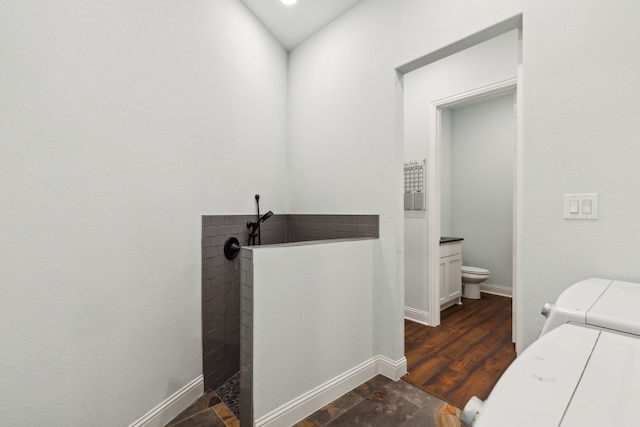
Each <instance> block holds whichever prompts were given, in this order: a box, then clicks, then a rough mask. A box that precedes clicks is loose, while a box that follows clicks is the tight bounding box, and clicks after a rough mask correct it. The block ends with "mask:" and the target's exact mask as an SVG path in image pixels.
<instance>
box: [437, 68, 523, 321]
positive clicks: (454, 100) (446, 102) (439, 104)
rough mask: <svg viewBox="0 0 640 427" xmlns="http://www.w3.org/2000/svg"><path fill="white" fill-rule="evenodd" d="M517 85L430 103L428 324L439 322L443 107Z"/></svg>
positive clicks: (501, 85)
mask: <svg viewBox="0 0 640 427" xmlns="http://www.w3.org/2000/svg"><path fill="white" fill-rule="evenodd" d="M518 87H519V86H518V77H517V76H516V77H513V78H510V79H507V80H503V81H501V82H496V83H493V84H489V85H487V86H484V87H480V88H477V89H473V90H470V91H467V92H464V93H460V94H457V95H453V96H449V97H447V98H442V99H439V100H437V101H434V102H433V103H432V104H431V107H430V108H431V123H432V124H433V126H431V128H432V131H431V137H430V138H429V143H428V153H429V157H428V158H429V159H435V161H433V160H431V167H430V168H428V182H429V191H428V193H429V197H428V199H427V203H428V204H427V211H428V212H430V213H431V214H430V215H429V216H428V223H429V227H428V228H429V239H428V240H429V241H428V242H427V246H428V247H429V256H428V258H429V259H428V262H427V264H428V265H429V283H428V285H427V286H428V288H429V312H430V313H431V326H438V325H440V230H441V228H440V215H441V198H442V187H441V183H440V169H441V164H440V160H441V154H440V150H441V142H440V139H441V129H440V127H441V115H442V114H441V111H442V109H444V108H450V107H452V106H454V105H456V104H459V103H462V102H467V101H471V100H475V99H479V98H483V97H485V96H491V95H495V94H498V93H502V92H506V91H509V90H513V91H516V93H517V91H518ZM520 124H521V123H518V122H516V126H518V125H520ZM519 166H520V163H519V162H517V161H516V164H515V165H514V168H515V169H516V173H520V172H521V171H520V170H519V169H517V168H518V167H519ZM517 191H519V190H517ZM517 197H518V194H516V201H514V204H517V203H518V202H517ZM520 219H521V218H520V217H519V216H516V217H515V218H514V222H516V227H517V226H521V224H520V223H519V222H518V221H520ZM516 239H517V237H514V242H516V244H517V241H516ZM516 268H517V267H516Z"/></svg>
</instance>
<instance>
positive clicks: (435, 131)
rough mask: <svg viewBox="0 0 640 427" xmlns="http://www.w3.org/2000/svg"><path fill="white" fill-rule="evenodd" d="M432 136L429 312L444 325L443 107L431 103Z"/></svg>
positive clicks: (434, 323) (429, 197)
mask: <svg viewBox="0 0 640 427" xmlns="http://www.w3.org/2000/svg"><path fill="white" fill-rule="evenodd" d="M431 123H432V126H431V129H432V131H431V137H430V138H429V147H428V156H429V157H428V158H429V159H431V166H430V167H429V168H427V175H428V178H427V179H428V181H427V182H428V183H429V187H428V191H427V193H428V198H427V211H428V212H430V215H428V218H427V223H428V227H427V228H428V230H429V231H428V234H427V235H428V239H427V240H428V241H427V247H428V248H429V253H428V260H427V265H428V266H429V279H428V280H429V281H428V282H427V288H428V289H429V313H431V316H430V321H431V326H439V325H440V233H441V225H440V215H441V213H442V211H441V209H442V208H441V205H440V204H441V198H442V184H441V183H440V169H441V165H440V162H441V154H440V146H441V144H440V132H441V130H440V126H441V110H440V108H438V105H436V104H432V106H431Z"/></svg>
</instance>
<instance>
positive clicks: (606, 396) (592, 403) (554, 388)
mask: <svg viewBox="0 0 640 427" xmlns="http://www.w3.org/2000/svg"><path fill="white" fill-rule="evenodd" d="M638 307H640V284H639V283H630V282H622V281H617V280H608V279H595V278H592V279H587V280H583V281H581V282H578V283H575V284H574V285H572V286H570V287H569V288H567V289H566V290H565V291H564V292H562V294H561V295H560V296H559V297H558V299H557V300H556V303H555V304H545V306H544V308H543V310H542V314H544V315H545V316H547V320H546V322H545V324H544V327H543V329H542V332H541V333H540V337H539V339H538V340H537V341H536V342H534V343H533V344H531V346H529V348H527V349H526V350H525V351H524V352H523V353H522V354H521V355H520V356H519V357H518V358H517V359H516V360H515V361H514V362H513V363H512V364H511V366H509V368H508V369H507V370H506V371H505V373H504V374H503V375H502V377H501V378H500V380H499V381H498V383H497V384H496V386H495V387H494V389H493V390H492V392H491V394H490V395H489V398H488V399H487V401H486V402H482V401H480V400H479V399H477V398H472V399H471V400H470V401H469V403H467V406H466V407H465V410H464V411H463V416H462V417H461V419H462V420H463V422H465V424H467V425H473V426H474V427H489V426H491V427H500V426H507V425H518V426H524V427H528V426H531V427H533V426H537V427H542V426H544V427H602V426H616V427H626V426H638V425H640V418H638V417H637V416H636V415H635V414H636V412H637V411H636V409H635V407H636V406H637V402H636V401H637V398H638V396H640V368H639V367H638V366H639V365H640V309H638ZM474 420H475V421H474Z"/></svg>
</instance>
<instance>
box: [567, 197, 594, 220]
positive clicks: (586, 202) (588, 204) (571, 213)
mask: <svg viewBox="0 0 640 427" xmlns="http://www.w3.org/2000/svg"><path fill="white" fill-rule="evenodd" d="M576 206H577V208H578V209H577V212H576ZM564 218H565V219H598V193H579V194H565V195H564Z"/></svg>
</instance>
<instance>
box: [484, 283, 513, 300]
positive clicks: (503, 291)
mask: <svg viewBox="0 0 640 427" xmlns="http://www.w3.org/2000/svg"><path fill="white" fill-rule="evenodd" d="M480 292H484V293H486V294H494V295H500V296H502V297H509V298H513V288H510V287H509V286H501V285H494V284H491V283H480Z"/></svg>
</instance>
